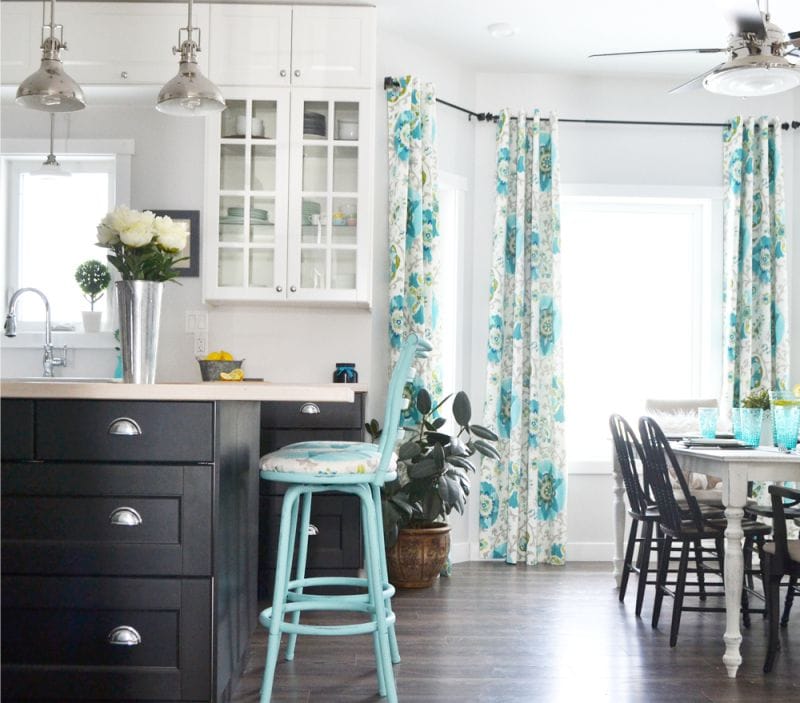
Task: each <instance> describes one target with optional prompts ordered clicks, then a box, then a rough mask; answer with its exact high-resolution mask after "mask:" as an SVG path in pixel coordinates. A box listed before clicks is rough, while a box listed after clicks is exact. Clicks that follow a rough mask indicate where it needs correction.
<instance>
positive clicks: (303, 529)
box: [286, 491, 313, 661]
mask: <svg viewBox="0 0 800 703" xmlns="http://www.w3.org/2000/svg"><path fill="white" fill-rule="evenodd" d="M312 496H313V494H312V493H311V492H310V491H307V492H306V493H304V494H303V509H302V512H301V516H300V525H299V536H298V537H297V539H299V540H300V548H299V549H298V552H297V567H296V569H295V572H294V577H295V579H297V580H299V579H302V578H304V577H305V575H306V561H307V558H308V527H309V525H310V524H311V499H312ZM295 592H296V593H298V594H299V593H302V592H303V587H302V586H300V587H298V588H297V589H295ZM292 622H293V623H294V624H295V625H297V624H299V622H300V611H299V610H296V611H295V612H294V613H292ZM296 644H297V633H296V632H292V633H290V634H289V641H288V643H287V644H286V661H292V660H293V659H294V648H295V646H296Z"/></svg>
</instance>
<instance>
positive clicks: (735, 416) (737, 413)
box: [731, 408, 742, 440]
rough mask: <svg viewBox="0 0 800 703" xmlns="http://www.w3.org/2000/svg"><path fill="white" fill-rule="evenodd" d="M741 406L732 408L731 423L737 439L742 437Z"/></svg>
mask: <svg viewBox="0 0 800 703" xmlns="http://www.w3.org/2000/svg"><path fill="white" fill-rule="evenodd" d="M741 410H742V409H741V408H731V424H732V425H733V436H734V438H735V439H738V440H741V439H742V414H741Z"/></svg>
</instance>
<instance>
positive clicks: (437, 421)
mask: <svg viewBox="0 0 800 703" xmlns="http://www.w3.org/2000/svg"><path fill="white" fill-rule="evenodd" d="M446 422H447V420H446V419H445V418H443V417H437V418H436V419H435V420H434V421H433V422H431V423H429V424H430V426H431V429H432V430H433V431H434V432H435V431H436V430H438V429H439V428H440V427H441V426H442V425H444V424H445V423H446Z"/></svg>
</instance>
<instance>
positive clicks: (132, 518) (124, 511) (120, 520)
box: [108, 506, 142, 527]
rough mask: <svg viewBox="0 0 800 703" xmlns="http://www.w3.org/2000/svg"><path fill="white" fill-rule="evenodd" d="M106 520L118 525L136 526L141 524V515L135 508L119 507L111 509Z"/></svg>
mask: <svg viewBox="0 0 800 703" xmlns="http://www.w3.org/2000/svg"><path fill="white" fill-rule="evenodd" d="M108 521H109V522H110V523H111V524H112V525H120V526H122V527H136V526H137V525H141V524H142V516H141V515H140V514H139V511H138V510H136V509H135V508H128V507H124V506H123V507H121V508H116V509H115V510H112V511H111V515H109V516H108Z"/></svg>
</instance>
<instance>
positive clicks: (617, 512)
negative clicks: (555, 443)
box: [611, 452, 625, 588]
mask: <svg viewBox="0 0 800 703" xmlns="http://www.w3.org/2000/svg"><path fill="white" fill-rule="evenodd" d="M611 461H612V467H613V473H614V499H613V501H612V514H613V516H614V580H615V581H616V583H617V588H619V586H620V582H621V581H622V563H623V543H624V541H625V500H624V499H623V497H622V496H623V495H624V493H625V484H624V483H623V482H622V472H621V471H620V468H619V463H618V462H617V456H616V452H615V453H614V456H613V458H612V460H611Z"/></svg>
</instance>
